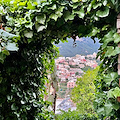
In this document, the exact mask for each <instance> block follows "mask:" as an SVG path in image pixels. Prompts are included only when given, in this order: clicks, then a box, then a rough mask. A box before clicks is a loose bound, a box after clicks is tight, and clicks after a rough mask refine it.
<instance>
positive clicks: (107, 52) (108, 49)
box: [105, 46, 114, 57]
mask: <svg viewBox="0 0 120 120" xmlns="http://www.w3.org/2000/svg"><path fill="white" fill-rule="evenodd" d="M113 51H114V47H112V46H108V47H107V51H106V53H105V57H110V56H112V52H113Z"/></svg>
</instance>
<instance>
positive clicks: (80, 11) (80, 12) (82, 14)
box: [78, 7, 85, 18]
mask: <svg viewBox="0 0 120 120" xmlns="http://www.w3.org/2000/svg"><path fill="white" fill-rule="evenodd" d="M78 16H79V17H80V18H84V16H85V11H84V7H81V9H80V10H79V14H78Z"/></svg>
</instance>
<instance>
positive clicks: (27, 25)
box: [25, 22, 33, 30]
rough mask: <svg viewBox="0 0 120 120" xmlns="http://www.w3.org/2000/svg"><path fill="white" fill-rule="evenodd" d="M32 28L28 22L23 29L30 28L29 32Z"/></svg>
mask: <svg viewBox="0 0 120 120" xmlns="http://www.w3.org/2000/svg"><path fill="white" fill-rule="evenodd" d="M32 26H33V24H32V22H30V23H28V24H25V27H26V28H30V29H31V30H32Z"/></svg>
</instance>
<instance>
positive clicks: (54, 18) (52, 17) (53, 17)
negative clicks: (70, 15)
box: [50, 14, 58, 21]
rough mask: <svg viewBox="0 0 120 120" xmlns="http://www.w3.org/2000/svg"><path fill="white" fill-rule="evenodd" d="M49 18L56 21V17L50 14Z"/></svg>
mask: <svg viewBox="0 0 120 120" xmlns="http://www.w3.org/2000/svg"><path fill="white" fill-rule="evenodd" d="M50 18H51V19H53V20H55V21H57V19H58V16H57V15H56V14H51V15H50Z"/></svg>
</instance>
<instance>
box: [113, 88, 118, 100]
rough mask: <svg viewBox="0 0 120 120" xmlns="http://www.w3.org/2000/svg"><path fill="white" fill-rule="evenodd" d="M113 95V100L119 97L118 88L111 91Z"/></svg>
mask: <svg viewBox="0 0 120 120" xmlns="http://www.w3.org/2000/svg"><path fill="white" fill-rule="evenodd" d="M113 95H114V97H115V98H117V97H119V96H120V88H119V87H116V88H115V89H114V90H113Z"/></svg>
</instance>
